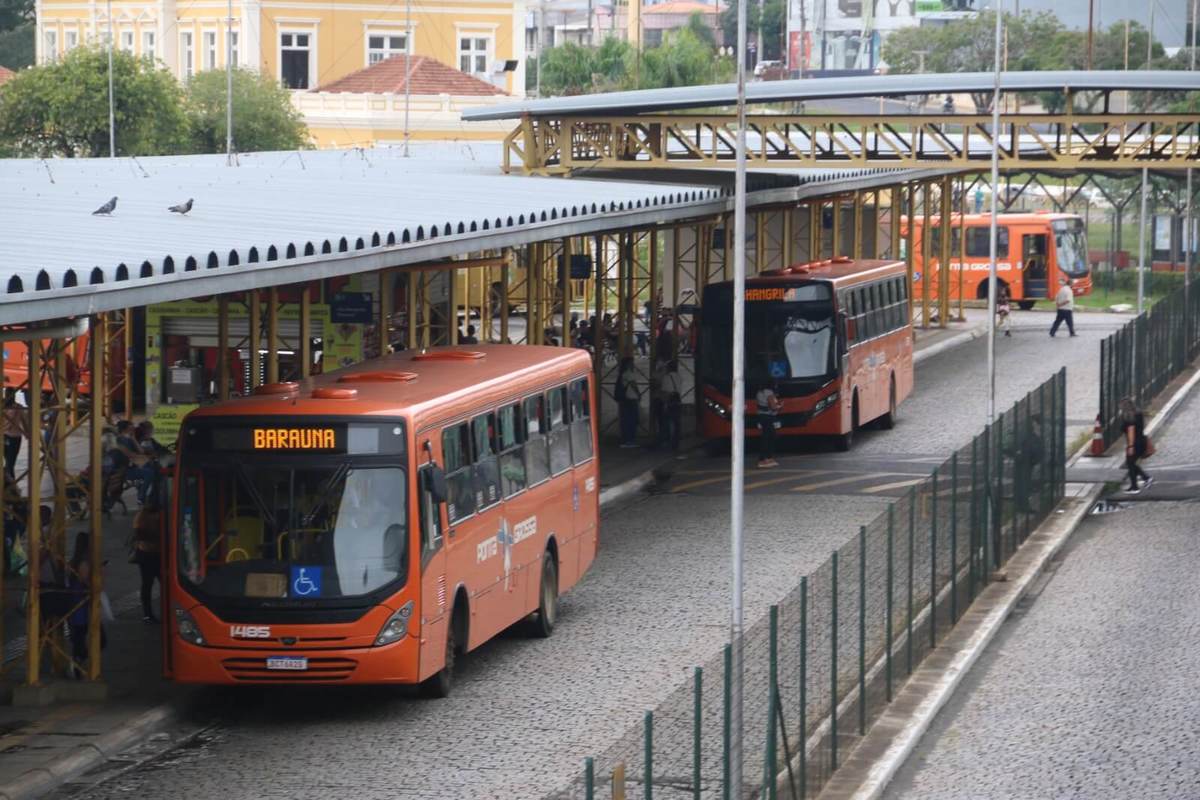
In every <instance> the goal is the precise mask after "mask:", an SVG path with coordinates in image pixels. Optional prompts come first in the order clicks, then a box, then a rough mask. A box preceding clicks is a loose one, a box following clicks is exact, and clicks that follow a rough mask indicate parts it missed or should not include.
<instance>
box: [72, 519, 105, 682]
mask: <svg viewBox="0 0 1200 800" xmlns="http://www.w3.org/2000/svg"><path fill="white" fill-rule="evenodd" d="M90 548H91V544H90V539H89V537H88V534H87V532H86V531H80V532H79V534H78V535H77V536H76V537H75V553H74V555H72V556H71V561H70V564H69V567H70V569H68V570H67V591H68V592H69V593H70V594H71V595H72V596H73V597H74V598H75V602H76V603H77V605H76V607H75V608H74V610H73V611H71V614H70V616H68V617H67V632H68V634H69V635H70V638H71V660H72V661H73V662H74V663H73V664H72V665H71V670H72V672H73V673H74V674H75V677H77V678H83V676H84V672H83V666H84V664H86V663H87V660H88V629H89V628H90V627H91V608H92V602H91V594H90V593H91V582H92V567H93V565H92V562H91V560H90V554H89V551H90ZM105 644H106V641H105V634H104V625H103V624H101V626H100V649H102V650H103V649H104V645H105Z"/></svg>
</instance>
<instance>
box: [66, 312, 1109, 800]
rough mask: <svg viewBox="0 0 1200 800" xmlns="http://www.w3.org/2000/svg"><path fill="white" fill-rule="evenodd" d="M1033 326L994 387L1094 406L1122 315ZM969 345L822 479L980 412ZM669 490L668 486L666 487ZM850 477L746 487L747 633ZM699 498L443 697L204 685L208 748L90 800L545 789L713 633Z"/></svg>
mask: <svg viewBox="0 0 1200 800" xmlns="http://www.w3.org/2000/svg"><path fill="white" fill-rule="evenodd" d="M1049 319H1050V318H1049V317H1047V316H1046V315H1044V314H1036V313H1031V314H1027V315H1021V314H1019V315H1018V324H1019V325H1020V326H1024V325H1028V328H1026V327H1019V328H1018V330H1017V332H1016V334H1015V335H1014V336H1013V337H1012V339H1002V340H1001V343H1002V347H1001V355H1000V359H1001V361H1000V363H1001V374H1002V375H1003V376H1004V380H1005V385H1004V387H1003V389H1002V393H1001V396H1002V397H1003V398H1004V402H1006V403H1007V402H1011V401H1012V400H1015V399H1016V398H1017V397H1018V396H1020V395H1021V394H1023V393H1024V392H1026V391H1028V389H1030V388H1033V387H1034V386H1035V385H1037V384H1038V383H1040V382H1041V381H1042V380H1044V379H1045V378H1046V377H1047V376H1048V375H1050V374H1051V373H1052V372H1053V371H1054V370H1055V369H1057V368H1058V367H1059V366H1060V365H1062V364H1064V363H1066V364H1069V365H1070V368H1071V369H1072V370H1075V369H1076V368H1077V367H1078V368H1079V370H1080V372H1081V373H1082V376H1081V377H1079V378H1077V379H1073V380H1072V386H1073V387H1077V388H1073V389H1072V391H1071V394H1070V395H1069V411H1068V413H1069V415H1074V416H1079V417H1084V418H1086V417H1087V416H1089V415H1090V414H1094V406H1095V398H1094V392H1095V385H1096V380H1095V374H1094V371H1095V365H1096V363H1097V362H1098V360H1099V359H1098V356H1097V353H1098V344H1097V342H1098V339H1099V337H1100V336H1101V335H1102V333H1103V332H1106V331H1107V330H1109V329H1111V328H1112V327H1114V326H1115V325H1116V324H1119V323H1120V322H1122V321H1124V320H1123V318H1117V317H1103V316H1100V315H1096V316H1095V318H1093V317H1092V316H1089V317H1088V318H1087V319H1086V320H1081V323H1082V324H1081V326H1080V327H1081V329H1082V330H1081V333H1082V335H1081V337H1080V338H1077V339H1066V338H1060V339H1057V340H1053V341H1052V340H1050V339H1049V338H1048V337H1047V336H1046V335H1045V333H1044V328H1045V326H1046V325H1048V323H1049ZM983 352H984V351H983V349H982V344H980V343H978V342H976V343H973V344H971V345H967V346H964V347H962V348H958V349H956V350H952V351H949V352H947V353H945V354H942V355H940V356H938V357H935V358H933V359H931V360H930V361H928V362H926V363H925V364H923V365H922V366H921V367H920V368H919V370H918V383H919V385H920V387H921V388H920V389H919V390H918V392H917V394H916V396H915V397H914V398H913V399H912V400H910V401H909V403H907V404H906V405H905V406H904V407H903V411H902V414H901V418H900V423H899V425H898V427H897V428H896V429H895V430H894V431H890V432H870V433H865V434H864V435H863V436H862V437H861V438H860V439H859V441H858V443H857V444H856V451H855V453H853V454H851V455H852V456H853V457H854V458H845V459H843V462H841V463H838V465H837V466H838V468H839V469H840V468H842V467H843V466H844V467H845V468H846V469H851V467H852V466H853V467H854V469H858V470H860V471H871V470H874V471H876V472H878V471H881V469H882V467H881V466H880V465H882V466H888V467H889V468H891V467H896V468H897V469H898V466H899V462H903V463H905V464H907V465H908V466H907V467H906V469H909V470H911V468H912V466H913V465H914V464H926V463H929V460H930V459H933V460H937V459H939V458H944V457H945V456H946V454H948V453H949V451H950V450H951V449H952V448H953V447H955V446H958V445H961V444H962V443H964V442H965V441H967V440H969V438H970V436H972V435H973V434H974V433H975V432H976V430H977V428H978V427H979V421H980V420H981V419H982V418H983V406H982V400H981V399H980V395H981V391H982V388H981V387H982V383H983V377H982V376H983V369H984V366H983V355H982V354H983ZM1088 370H1091V372H1088ZM1072 374H1074V372H1073V373H1072ZM1089 392H1091V393H1092V396H1090V397H1089V395H1088V393H1089ZM897 454H899V455H897ZM783 460H784V462H785V464H784V467H785V469H793V468H796V469H803V468H806V467H804V466H803V465H805V464H811V463H813V462H817V461H820V462H822V465H823V468H824V466H825V464H824V461H825V460H826V457H825V456H821V455H820V454H815V453H807V454H806V453H797V454H790V455H787V456H785V457H784V459H783ZM854 465H856V466H854ZM872 465H874V466H872ZM680 468H681V470H683V471H685V472H689V473H692V472H697V471H700V470H717V472H716V473H706V474H712V475H719V474H720V470H721V469H722V468H723V465H722V464H721V462H720V461H719V460H714V461H709V460H707V459H699V458H697V459H693V460H689V461H685V462H681V463H680ZM883 471H887V470H883ZM915 471H919V470H914V472H915ZM839 474H840V473H839ZM849 474H850V473H847V476H849ZM906 474H907V473H906ZM688 477H690V475H689V476H688ZM772 477H775V476H772ZM913 477H915V475H913ZM757 478H758V475H757V474H755V475H753V476H751V481H753V480H755V479H757ZM903 479H905V478H902V477H899V476H898V477H896V478H894V479H891V478H889V480H894V481H899V480H903ZM684 482H685V477H684V476H680V477H679V479H678V480H677V481H676V485H681V484H683V483H684ZM879 483H882V481H879V482H877V483H876V484H875V485H879ZM852 485H853V482H847V483H844V484H837V485H834V486H827V487H823V488H824V489H826V490H828V493H826V492H825V491H822V490H821V489H822V487H817V488H816V489H813V490H811V491H801V492H791V491H786V492H785V491H779V492H773V493H767V492H765V491H764V492H762V493H761V496H760V495H759V493H754V492H752V499H751V502H748V503H747V518H746V527H747V549H746V563H747V574H746V616H747V621H748V622H752V621H754V620H755V619H757V618H759V617H761V616H762V615H763V614H764V612H765V610H766V608H767V606H768V605H769V604H770V603H772V602H776V601H778V600H779V599H780V598H781V597H782V596H783V595H784V594H785V593H786V592H787V591H788V590H790V589H791V588H792V587H793V586H794V585H795V584H796V583H797V581H798V579H799V577H800V576H801V575H803V574H805V573H807V572H808V571H810V570H812V569H814V568H816V567H817V566H819V565H820V564H821V563H823V562H824V561H825V560H826V559H827V558H828V556H829V553H830V552H831V551H832V550H833V549H834V548H835V547H837V546H839V545H841V544H842V543H843V542H845V541H846V540H847V539H848V538H850V537H852V536H853V535H854V534H855V533H856V531H857V528H858V526H859V525H860V524H864V523H866V522H868V521H869V520H871V519H872V518H873V517H874V516H875V515H876V514H878V513H879V512H880V510H881V509H882V508H883V507H884V505H885V504H886V500H887V497H886V495H887V494H888V492H885V491H881V492H875V493H868V492H861V491H860V492H857V493H855V494H852V495H849V496H847V495H844V494H842V493H841V491H834V490H842V489H845V488H846V487H850V486H852ZM784 486H785V484H780V487H781V488H783V487H784ZM703 488H704V489H705V491H691V492H688V491H685V492H678V493H671V492H666V493H661V494H656V495H653V496H650V497H647V498H645V499H643V500H641V501H640V502H638V503H636V504H634V505H632V506H630V507H627V508H626V509H624V510H621V511H619V512H617V513H615V514H611V515H608V516H606V517H605V519H604V522H603V534H602V541H601V548H600V555H599V558H598V560H597V563H596V565H595V566H594V567H593V569H592V571H591V572H590V573H589V575H588V576H587V577H586V578H585V579H584V580H583V581H582V582H581V584H580V585H579V586H578V587H577V588H576V589H575V590H574V591H573V592H572V593H571V594H569V595H568V596H566V597H565V598H564V599H563V604H562V619H561V624H560V627H559V628H558V630H557V631H556V632H555V635H554V637H553V638H551V639H549V640H546V641H530V640H525V639H523V638H521V637H519V636H517V635H512V636H505V637H501V638H500V639H498V640H496V641H493V642H492V643H490V644H488V645H485V646H484V647H483V648H481V649H480V650H478V651H476V652H475V653H472V654H471V655H470V656H468V658H467V659H466V661H465V665H464V667H463V670H462V674H461V677H460V678H459V682H458V685H457V687H456V693H455V695H454V696H453V697H452V698H450V699H449V700H446V701H438V702H429V701H421V700H417V699H414V698H413V697H411V696H410V695H407V694H405V693H403V692H397V691H390V690H381V689H374V688H370V689H362V690H355V691H352V690H349V689H339V690H328V689H320V690H315V691H300V690H273V691H267V690H260V689H253V688H249V687H242V688H241V690H240V691H236V692H231V691H227V690H212V691H209V692H208V693H207V694H206V705H207V706H208V707H209V709H210V712H211V714H212V716H213V717H214V718H215V719H216V720H217V722H218V723H219V724H218V725H217V727H216V728H215V729H214V731H213V733H212V736H211V737H210V738H209V739H206V740H205V741H203V742H201V743H200V745H199V746H197V747H194V748H191V749H189V750H187V751H185V752H182V753H176V754H173V755H172V756H171V757H170V758H169V759H167V760H165V761H160V762H157V763H154V764H151V765H149V766H147V767H144V768H141V769H138V770H135V771H133V772H131V773H128V774H126V775H125V776H123V777H120V778H118V779H115V780H113V781H110V782H108V783H106V784H104V785H102V786H100V787H97V788H95V789H92V790H90V791H89V792H88V793H87V795H86V796H87V797H91V798H126V797H129V796H142V797H148V798H149V797H170V796H176V795H177V794H178V792H179V788H180V787H187V794H188V797H189V798H192V799H193V800H207V799H208V798H212V800H242V799H243V798H245V800H250V798H277V797H278V798H296V797H305V798H308V797H321V798H326V797H336V796H344V795H351V794H352V795H353V796H354V797H355V798H361V799H362V800H366V798H375V797H379V798H384V797H387V798H396V797H433V796H438V797H455V798H490V797H497V798H500V797H503V798H512V797H522V798H525V797H529V798H535V797H539V796H543V795H545V794H547V793H550V792H553V791H554V790H556V789H557V788H559V787H560V786H562V785H563V784H564V783H566V782H567V781H569V780H571V779H573V778H575V777H576V776H577V775H578V774H579V771H580V769H581V764H582V759H583V757H584V756H586V755H591V754H597V753H600V752H602V751H604V750H605V749H606V748H607V747H608V746H609V745H611V744H612V743H613V742H615V741H616V740H617V739H619V738H620V737H621V736H622V735H623V733H624V732H625V731H627V730H629V729H631V728H633V727H635V726H637V725H639V724H640V722H641V715H642V712H643V710H644V709H646V708H651V707H654V706H655V704H656V703H658V702H660V701H661V700H662V699H663V698H665V697H666V696H668V695H669V694H670V693H671V692H672V690H673V689H675V688H676V687H677V686H678V685H680V684H681V683H682V682H683V681H685V680H687V678H688V674H689V673H688V670H689V669H690V667H691V665H693V664H698V663H702V662H705V661H707V660H708V659H710V658H712V657H713V656H714V655H716V654H717V653H719V651H720V648H721V646H722V644H723V643H724V641H725V638H726V619H727V586H728V571H727V561H728V541H727V527H728V517H727V513H728V503H727V498H726V497H725V495H724V493H723V488H724V487H723V486H722V484H721V482H720V481H714V482H713V483H711V484H707V485H706V486H705V487H703ZM764 488H765V487H764Z"/></svg>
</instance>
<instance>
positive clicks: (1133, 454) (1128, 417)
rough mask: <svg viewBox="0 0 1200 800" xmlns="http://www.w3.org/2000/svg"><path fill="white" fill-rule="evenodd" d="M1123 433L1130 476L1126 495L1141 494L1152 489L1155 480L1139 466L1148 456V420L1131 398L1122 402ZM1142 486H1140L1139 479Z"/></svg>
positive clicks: (1127, 468) (1127, 470) (1126, 467)
mask: <svg viewBox="0 0 1200 800" xmlns="http://www.w3.org/2000/svg"><path fill="white" fill-rule="evenodd" d="M1121 431H1122V432H1123V433H1124V435H1125V471H1126V472H1127V473H1128V475H1129V488H1128V489H1126V490H1125V493H1126V494H1141V493H1142V492H1143V491H1144V490H1146V489H1149V488H1150V484H1152V483H1154V479H1153V478H1151V477H1150V476H1149V475H1147V474H1146V471H1145V470H1143V469H1142V468H1141V467H1140V466H1138V460H1139V459H1142V458H1145V457H1146V455H1147V445H1148V443H1149V440H1148V439H1147V438H1146V418H1145V416H1144V415H1143V414H1142V412H1141V410H1140V409H1139V408H1138V407H1137V405H1136V404H1134V402H1133V400H1132V399H1131V398H1128V397H1126V398H1125V399H1124V400H1122V401H1121ZM1139 478H1140V479H1141V480H1142V485H1141V486H1138V479H1139Z"/></svg>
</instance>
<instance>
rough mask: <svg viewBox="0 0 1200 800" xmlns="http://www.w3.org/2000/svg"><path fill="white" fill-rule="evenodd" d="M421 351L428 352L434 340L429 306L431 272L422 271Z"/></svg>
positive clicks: (431, 314)
mask: <svg viewBox="0 0 1200 800" xmlns="http://www.w3.org/2000/svg"><path fill="white" fill-rule="evenodd" d="M419 276H420V282H421V349H422V350H428V349H429V345H430V342H431V341H432V340H433V313H432V309H431V308H430V305H429V277H430V276H429V272H428V271H427V270H421V272H420V273H419Z"/></svg>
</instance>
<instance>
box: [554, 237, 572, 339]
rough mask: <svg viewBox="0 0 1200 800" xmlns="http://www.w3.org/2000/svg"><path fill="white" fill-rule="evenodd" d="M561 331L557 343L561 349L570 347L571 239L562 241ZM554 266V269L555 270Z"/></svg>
mask: <svg viewBox="0 0 1200 800" xmlns="http://www.w3.org/2000/svg"><path fill="white" fill-rule="evenodd" d="M562 257H563V266H562V287H563V288H562V331H561V332H560V334H559V337H558V338H559V343H560V344H561V345H562V346H563V347H570V346H571V237H569V236H568V237H567V238H565V239H563V240H562ZM557 268H558V267H557V265H555V269H557ZM556 282H557V281H556Z"/></svg>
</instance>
